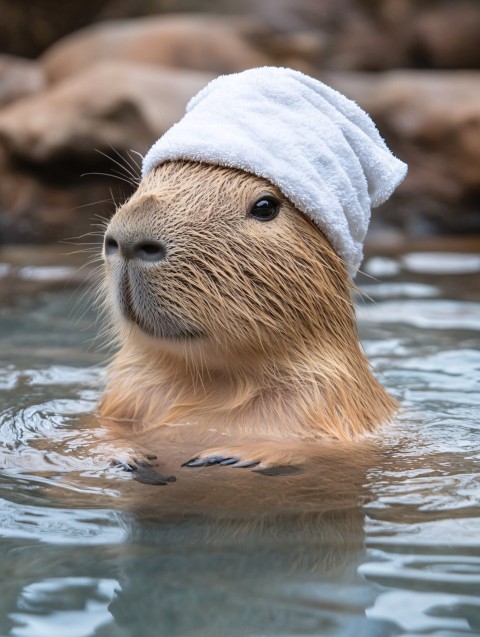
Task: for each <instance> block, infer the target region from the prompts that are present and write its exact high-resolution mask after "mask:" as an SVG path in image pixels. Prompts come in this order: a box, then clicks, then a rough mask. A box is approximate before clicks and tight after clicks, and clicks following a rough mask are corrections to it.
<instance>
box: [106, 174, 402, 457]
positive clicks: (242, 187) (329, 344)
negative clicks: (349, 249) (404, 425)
mask: <svg viewBox="0 0 480 637" xmlns="http://www.w3.org/2000/svg"><path fill="white" fill-rule="evenodd" d="M104 256H105V264H106V278H105V285H106V298H107V306H108V309H109V313H110V317H111V322H112V326H113V329H114V331H115V333H116V334H117V336H118V340H119V343H120V349H119V351H118V353H117V354H116V356H115V358H114V361H113V365H112V367H111V370H110V378H109V383H108V385H107V387H106V389H105V392H104V395H103V397H102V400H101V403H100V414H101V416H104V417H107V418H113V419H115V420H121V421H123V422H125V421H127V422H128V423H130V424H127V425H126V426H131V427H133V428H134V429H136V430H141V431H143V432H145V431H146V430H149V431H150V432H151V436H152V437H154V436H155V434H154V433H153V432H154V431H158V430H159V428H162V427H163V426H165V425H167V426H181V425H189V427H188V430H189V431H191V432H192V436H198V438H199V439H200V438H201V437H202V435H204V434H206V433H207V432H209V434H208V435H209V437H211V435H212V434H213V437H214V438H215V436H216V437H217V438H218V444H215V445H213V446H212V447H211V448H209V449H205V450H203V451H201V452H200V453H199V454H198V455H197V456H196V457H195V459H194V460H192V461H191V462H190V466H202V465H204V464H221V463H225V464H234V465H235V466H255V469H256V470H263V469H265V468H268V467H271V466H276V465H282V466H283V465H289V464H298V463H301V462H302V460H303V459H304V457H305V456H307V455H308V454H309V453H310V450H312V448H313V447H314V446H315V445H316V444H318V442H319V441H324V440H326V439H334V440H339V441H351V440H354V439H356V438H358V437H360V436H362V434H365V433H367V432H370V431H373V430H374V429H375V428H376V427H377V426H378V425H380V424H381V423H384V422H387V421H388V420H390V419H391V417H392V415H393V413H394V411H395V408H396V403H395V401H394V400H393V399H392V398H391V397H390V396H388V394H387V393H386V392H385V390H384V389H383V387H382V386H381V385H380V384H379V382H378V381H377V380H376V379H375V378H374V376H373V375H372V372H371V369H370V366H369V363H368V361H367V360H366V358H365V355H364V353H363V350H362V349H361V346H360V344H359V342H358V336H357V329H356V321H355V312H354V307H353V304H352V300H351V294H350V293H351V285H352V284H351V280H350V278H349V276H348V273H347V269H346V266H345V264H344V263H343V261H342V260H341V259H340V257H339V256H338V255H337V254H336V253H335V252H334V250H333V249H332V247H331V245H330V244H329V242H328V241H327V239H326V238H325V237H324V236H323V234H322V233H321V232H320V231H319V229H318V227H316V226H315V225H314V224H313V223H312V222H311V221H310V220H309V219H308V218H307V217H306V216H305V215H303V214H301V213H300V212H299V211H298V210H296V209H295V207H294V206H293V205H292V204H291V203H290V202H289V200H288V199H286V197H285V196H284V195H283V194H282V193H281V192H280V191H279V190H278V189H277V188H276V187H275V186H273V185H272V184H271V183H270V182H268V181H267V180H265V179H262V178H259V177H257V176H254V175H251V174H248V173H245V172H243V171H240V170H237V169H232V168H225V167H220V166H213V165H212V166H210V165H206V164H202V163H197V162H191V161H170V162H166V163H164V164H161V165H160V166H158V167H157V168H155V169H154V170H153V171H152V172H151V173H149V174H148V175H147V176H146V177H145V178H144V179H143V181H142V183H141V184H140V186H139V188H138V190H137V192H136V193H135V194H134V195H133V196H132V198H131V199H130V200H129V201H128V202H127V203H126V204H125V205H123V206H122V207H121V208H120V209H119V210H118V211H117V213H116V215H115V216H114V217H113V219H112V221H111V222H110V224H109V226H108V228H107V231H106V235H105V248H104ZM147 437H148V436H147ZM188 460H189V458H188V457H185V461H188Z"/></svg>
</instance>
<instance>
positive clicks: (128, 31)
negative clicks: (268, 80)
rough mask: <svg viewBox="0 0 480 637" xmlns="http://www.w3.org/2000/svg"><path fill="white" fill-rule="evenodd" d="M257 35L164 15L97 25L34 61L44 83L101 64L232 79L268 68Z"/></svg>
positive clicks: (232, 24)
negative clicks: (227, 75)
mask: <svg viewBox="0 0 480 637" xmlns="http://www.w3.org/2000/svg"><path fill="white" fill-rule="evenodd" d="M261 33H262V29H261V28H260V27H258V25H255V24H253V23H252V22H251V21H249V20H248V19H234V18H229V19H227V18H222V17H218V16H214V15H208V14H206V15H194V14H193V15H192V14H187V15H165V16H160V17H159V16H155V17H147V18H138V19H135V20H116V21H113V20H112V21H108V22H103V23H102V22H101V23H98V24H95V25H93V26H91V27H87V28H85V29H82V30H80V31H77V32H76V33H74V34H72V35H70V36H67V37H65V38H63V39H61V40H59V42H57V43H56V44H54V45H53V46H52V47H51V48H50V49H48V50H47V51H46V53H45V54H44V55H43V56H42V57H41V58H40V63H41V65H42V67H43V69H44V71H45V74H46V76H47V78H48V80H49V81H50V82H58V81H59V80H62V79H64V78H66V77H71V76H73V75H75V74H76V73H79V72H80V71H82V70H84V69H86V68H87V67H89V66H91V65H93V64H96V63H98V62H99V61H102V60H112V59H115V60H124V61H128V62H136V63H141V64H149V65H154V66H157V67H166V68H177V69H193V70H197V71H208V72H211V73H215V74H219V73H233V72H236V71H242V70H244V69H247V68H251V67H254V66H263V65H265V64H268V63H269V58H268V57H267V56H266V55H264V54H263V53H261V52H260V51H258V50H257V49H256V48H255V47H254V45H253V44H252V41H253V40H258V39H259V38H260V39H261Z"/></svg>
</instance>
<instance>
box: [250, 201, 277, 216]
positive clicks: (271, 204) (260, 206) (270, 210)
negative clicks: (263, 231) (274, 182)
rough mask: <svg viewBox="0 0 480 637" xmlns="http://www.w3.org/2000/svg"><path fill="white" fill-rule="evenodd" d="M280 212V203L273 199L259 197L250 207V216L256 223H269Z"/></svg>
mask: <svg viewBox="0 0 480 637" xmlns="http://www.w3.org/2000/svg"><path fill="white" fill-rule="evenodd" d="M279 211H280V202H279V201H278V199H275V197H261V198H260V199H258V200H257V201H256V202H255V203H254V204H253V206H252V208H251V210H250V215H251V216H252V217H254V218H255V219H258V221H271V220H272V219H275V217H276V216H277V215H278V213H279Z"/></svg>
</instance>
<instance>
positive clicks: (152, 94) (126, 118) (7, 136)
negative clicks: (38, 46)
mask: <svg viewBox="0 0 480 637" xmlns="http://www.w3.org/2000/svg"><path fill="white" fill-rule="evenodd" d="M212 78H213V76H212V75H210V74H207V73H200V72H196V71H172V70H166V69H155V68H152V67H150V66H146V65H141V64H133V63H129V62H122V61H117V62H101V63H99V64H96V65H94V66H92V67H89V68H87V69H86V70H85V71H84V72H82V73H79V74H78V75H74V76H73V77H71V78H69V79H67V80H65V81H64V82H61V83H59V84H57V85H55V86H53V87H52V88H50V89H49V90H47V91H44V92H42V93H40V94H39V95H35V96H33V97H30V98H28V99H23V100H22V101H20V102H17V103H16V104H13V105H11V106H10V107H5V108H4V109H3V110H1V111H0V144H1V145H2V146H3V148H4V149H6V151H7V153H8V154H9V155H11V156H13V157H15V158H17V159H21V160H24V161H28V162H30V163H36V164H44V163H48V162H51V161H53V160H56V159H58V158H69V159H70V160H72V158H73V160H74V163H78V160H80V159H81V161H82V162H83V161H85V160H86V161H87V162H88V161H92V163H93V164H95V163H96V162H95V160H94V159H92V157H94V156H95V153H96V150H101V151H104V152H105V151H106V152H109V151H110V150H111V148H115V149H116V150H117V151H120V152H122V151H129V150H134V151H136V152H139V153H144V152H145V151H146V150H147V149H148V148H149V146H150V145H151V143H152V141H153V140H155V139H157V138H158V137H159V136H160V135H161V134H162V133H163V132H164V131H165V130H166V129H167V128H170V126H172V125H173V124H174V123H175V122H176V121H177V120H179V119H180V118H181V116H182V115H183V113H184V111H185V106H186V104H187V102H188V100H189V99H190V97H192V96H193V95H194V94H195V93H197V92H198V91H199V90H200V89H201V88H202V87H203V86H205V85H206V84H207V83H208V81H209V80H210V79H212ZM75 158H77V159H76V160H75ZM97 159H98V157H97Z"/></svg>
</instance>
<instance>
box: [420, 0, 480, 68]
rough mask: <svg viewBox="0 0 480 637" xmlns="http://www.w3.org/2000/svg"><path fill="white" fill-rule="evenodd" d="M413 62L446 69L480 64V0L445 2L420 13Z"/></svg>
mask: <svg viewBox="0 0 480 637" xmlns="http://www.w3.org/2000/svg"><path fill="white" fill-rule="evenodd" d="M412 35H413V47H414V57H415V58H416V60H415V59H413V60H412V62H413V63H415V62H417V63H418V64H420V65H422V66H428V67H433V68H445V69H455V68H458V69H472V68H477V69H478V68H479V67H480V42H479V39H480V3H479V2H478V0H477V2H475V4H473V3H472V2H462V1H457V2H455V3H444V5H443V6H441V7H439V8H434V7H431V8H430V9H426V10H424V11H422V12H420V13H419V15H418V16H417V18H416V19H415V22H414V25H413V34H412Z"/></svg>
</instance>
